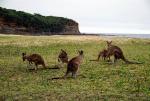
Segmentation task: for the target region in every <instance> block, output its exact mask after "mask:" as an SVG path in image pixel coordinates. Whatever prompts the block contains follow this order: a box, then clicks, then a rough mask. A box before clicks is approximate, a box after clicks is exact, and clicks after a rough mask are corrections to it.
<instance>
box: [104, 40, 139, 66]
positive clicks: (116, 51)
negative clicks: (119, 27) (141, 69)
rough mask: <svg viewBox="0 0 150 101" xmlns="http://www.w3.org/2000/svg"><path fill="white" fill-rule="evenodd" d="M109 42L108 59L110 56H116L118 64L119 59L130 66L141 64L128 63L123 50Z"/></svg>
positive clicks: (115, 59)
mask: <svg viewBox="0 0 150 101" xmlns="http://www.w3.org/2000/svg"><path fill="white" fill-rule="evenodd" d="M106 42H107V46H108V49H107V50H108V52H107V55H106V57H110V56H112V55H113V56H114V62H116V61H117V60H118V59H122V60H123V61H124V62H125V63H128V64H141V63H140V62H131V61H128V60H127V59H126V58H125V57H124V55H123V51H122V50H121V48H119V47H118V46H115V45H112V41H110V42H109V41H106Z"/></svg>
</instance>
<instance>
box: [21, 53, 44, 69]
mask: <svg viewBox="0 0 150 101" xmlns="http://www.w3.org/2000/svg"><path fill="white" fill-rule="evenodd" d="M22 59H23V61H25V60H27V61H28V62H29V64H31V63H32V62H34V64H35V66H36V67H35V70H37V67H38V65H42V66H43V67H44V68H46V66H45V63H44V59H43V58H42V57H41V55H39V54H31V55H26V53H22Z"/></svg>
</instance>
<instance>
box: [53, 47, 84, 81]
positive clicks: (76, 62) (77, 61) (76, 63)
mask: <svg viewBox="0 0 150 101" xmlns="http://www.w3.org/2000/svg"><path fill="white" fill-rule="evenodd" d="M82 61H83V51H82V50H81V51H79V55H78V56H76V57H74V58H72V59H71V60H70V61H69V62H68V64H67V71H66V74H65V76H63V77H56V78H52V80H53V79H65V78H66V77H67V75H68V74H69V73H72V77H73V78H76V74H77V71H78V69H79V67H80V65H81V63H82Z"/></svg>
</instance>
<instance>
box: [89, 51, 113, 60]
mask: <svg viewBox="0 0 150 101" xmlns="http://www.w3.org/2000/svg"><path fill="white" fill-rule="evenodd" d="M107 52H108V51H107V50H106V49H103V50H102V51H100V52H99V54H98V57H97V59H96V60H90V61H99V59H100V57H102V59H103V60H105V59H106V56H107ZM108 59H109V60H110V57H108Z"/></svg>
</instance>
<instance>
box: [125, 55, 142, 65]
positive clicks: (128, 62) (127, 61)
mask: <svg viewBox="0 0 150 101" xmlns="http://www.w3.org/2000/svg"><path fill="white" fill-rule="evenodd" d="M122 60H123V61H124V62H125V63H127V64H143V62H135V61H129V60H127V59H126V58H125V57H124V56H123V58H122Z"/></svg>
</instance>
